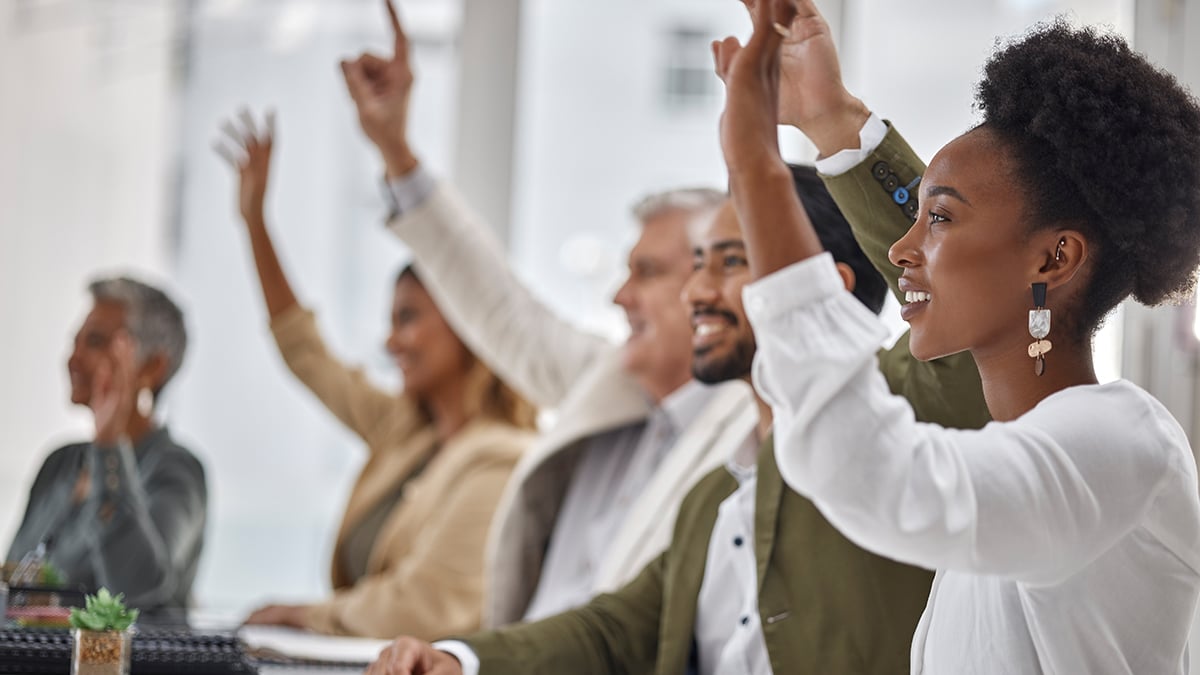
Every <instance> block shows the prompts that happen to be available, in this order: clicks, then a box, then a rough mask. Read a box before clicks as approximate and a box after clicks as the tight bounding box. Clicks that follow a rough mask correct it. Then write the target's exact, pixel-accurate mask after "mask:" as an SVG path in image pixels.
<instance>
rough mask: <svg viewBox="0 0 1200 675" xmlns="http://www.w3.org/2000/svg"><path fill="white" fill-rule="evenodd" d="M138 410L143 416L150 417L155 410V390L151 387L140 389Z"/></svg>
mask: <svg viewBox="0 0 1200 675" xmlns="http://www.w3.org/2000/svg"><path fill="white" fill-rule="evenodd" d="M137 411H138V414H139V415H141V416H142V417H150V415H151V413H153V412H154V392H152V391H150V387H142V388H141V389H138V393H137Z"/></svg>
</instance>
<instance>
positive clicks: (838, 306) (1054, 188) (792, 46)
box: [714, 0, 1200, 675]
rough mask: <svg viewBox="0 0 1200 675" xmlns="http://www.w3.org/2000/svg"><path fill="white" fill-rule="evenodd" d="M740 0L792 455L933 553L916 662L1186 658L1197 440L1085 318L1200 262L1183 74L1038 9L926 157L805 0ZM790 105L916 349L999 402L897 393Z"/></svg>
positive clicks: (870, 545)
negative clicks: (1109, 373) (863, 97)
mask: <svg viewBox="0 0 1200 675" xmlns="http://www.w3.org/2000/svg"><path fill="white" fill-rule="evenodd" d="M748 4H749V5H750V7H751V11H752V13H753V14H754V20H755V21H754V23H755V29H754V34H753V36H752V37H751V39H750V41H749V42H748V43H747V44H746V46H744V47H743V46H741V45H739V44H738V42H737V41H736V40H734V39H733V38H729V39H727V40H725V41H723V42H719V43H716V44H714V55H715V58H716V63H717V71H718V73H719V74H720V75H721V77H722V79H723V80H724V81H725V83H726V86H727V90H728V98H727V102H726V107H725V114H724V117H723V118H722V123H721V141H722V146H723V149H724V153H725V159H726V163H727V164H728V167H729V174H730V186H731V191H732V196H733V201H734V205H735V207H736V209H737V212H738V215H739V217H740V220H741V222H742V223H743V227H744V228H745V238H746V243H747V251H748V255H749V260H750V267H751V271H752V272H753V274H754V276H755V278H756V281H755V283H754V284H753V285H751V286H749V287H747V289H746V291H745V301H746V307H747V313H748V315H749V318H750V320H751V323H752V325H753V327H754V332H755V336H756V339H757V342H758V355H757V360H756V362H755V367H754V381H755V385H756V386H757V387H758V388H759V390H760V391H761V392H762V394H763V396H764V398H766V399H767V400H768V401H769V402H770V403H771V405H772V408H773V410H774V417H775V448H776V456H777V459H778V463H779V469H780V472H781V473H782V475H783V477H784V479H785V480H786V481H787V482H788V484H789V485H790V486H791V487H792V488H794V489H795V490H796V491H797V492H799V493H801V494H803V495H805V496H807V497H809V498H810V499H812V500H813V501H814V502H815V503H816V504H817V506H818V507H820V509H821V510H822V511H823V512H824V514H825V515H826V516H827V517H828V518H829V520H830V521H831V522H832V523H833V524H834V525H836V526H837V527H838V528H839V529H840V530H841V531H842V532H843V533H844V534H846V535H847V536H848V537H849V538H851V539H852V540H854V541H855V542H857V543H858V544H860V545H861V546H863V547H865V548H867V549H870V550H872V551H875V552H877V553H880V554H882V555H886V556H889V557H892V558H895V559H898V560H901V561H903V562H907V563H910V564H915V565H920V566H925V567H928V568H933V569H936V570H938V572H937V576H936V579H935V581H934V585H933V589H932V591H931V594H930V598H929V603H928V605H927V607H926V610H925V614H924V616H923V617H922V619H921V622H920V625H919V626H918V628H917V632H916V635H915V637H914V641H913V648H912V662H911V666H912V672H913V673H925V674H929V675H934V674H936V675H943V674H949V675H960V674H962V673H971V674H981V673H986V674H990V673H996V674H999V673H1020V674H1022V675H1026V674H1030V673H1057V674H1060V675H1081V674H1085V673H1088V674H1095V673H1130V674H1136V675H1155V674H1161V673H1172V674H1179V675H1184V674H1185V673H1186V672H1187V668H1188V655H1187V638H1188V633H1189V627H1190V625H1191V622H1192V617H1193V614H1194V612H1195V609H1196V604H1197V596H1198V592H1200V591H1198V589H1200V498H1198V495H1197V479H1196V466H1195V461H1194V459H1193V455H1192V451H1191V449H1190V447H1189V444H1188V439H1187V438H1186V437H1185V435H1184V432H1183V430H1182V429H1181V428H1180V426H1179V424H1178V423H1177V422H1176V421H1175V420H1174V419H1173V418H1172V417H1171V415H1170V414H1169V413H1168V412H1167V411H1166V409H1165V408H1164V407H1163V406H1162V405H1161V404H1160V403H1159V402H1158V401H1157V400H1155V399H1154V398H1153V397H1152V396H1150V395H1149V394H1148V393H1146V392H1145V391H1143V390H1142V389H1140V388H1138V387H1137V386H1135V385H1133V384H1132V383H1130V382H1126V381H1117V382H1112V383H1109V384H1104V385H1101V384H1098V383H1097V378H1096V374H1095V370H1094V368H1093V365H1092V335H1093V334H1094V332H1095V330H1096V328H1097V327H1098V326H1099V324H1100V323H1101V321H1102V320H1103V319H1104V317H1105V316H1106V315H1107V314H1109V312H1110V311H1112V310H1113V308H1114V307H1116V306H1117V304H1118V303H1120V302H1121V301H1122V300H1124V299H1125V298H1127V297H1129V296H1132V297H1134V298H1135V299H1137V300H1139V301H1141V302H1143V303H1146V304H1157V303H1160V302H1163V301H1165V300H1169V299H1172V298H1178V297H1183V296H1185V295H1186V294H1187V293H1189V292H1191V290H1192V289H1193V287H1194V281H1195V275H1196V269H1197V267H1198V266H1200V107H1198V106H1197V102H1196V100H1195V99H1194V98H1193V97H1192V96H1191V95H1190V94H1189V93H1188V92H1187V91H1186V90H1185V89H1184V88H1183V87H1181V86H1180V85H1179V84H1178V83H1177V82H1176V81H1175V80H1174V79H1173V78H1172V77H1171V76H1170V75H1168V74H1165V73H1163V72H1161V71H1159V70H1158V69H1156V68H1155V67H1153V66H1152V65H1150V64H1149V63H1148V62H1147V61H1146V60H1145V59H1144V58H1143V57H1142V56H1140V55H1138V54H1136V53H1134V52H1133V51H1132V50H1130V48H1129V47H1128V46H1127V45H1126V44H1125V42H1124V41H1123V40H1122V39H1120V38H1119V37H1116V36H1113V35H1109V34H1106V33H1103V32H1101V31H1097V30H1094V29H1090V28H1075V27H1073V26H1071V25H1070V24H1069V23H1067V22H1066V21H1064V20H1061V19H1060V20H1056V21H1052V22H1049V23H1046V24H1042V25H1039V26H1037V27H1035V28H1033V29H1032V30H1031V31H1030V32H1028V33H1027V34H1025V35H1024V36H1022V37H1021V38H1018V39H1016V40H1013V41H1010V42H1008V43H1006V44H1001V45H1000V46H999V47H998V49H997V51H996V52H995V54H994V55H993V56H992V58H991V59H990V60H989V61H988V63H987V65H986V67H985V69H984V77H983V81H982V82H981V83H980V85H979V88H978V94H977V108H978V110H979V111H980V112H981V113H982V121H981V122H980V123H979V124H978V126H976V127H974V128H973V129H971V130H970V131H968V132H966V133H965V134H963V135H961V136H959V137H958V138H956V139H954V140H953V141H951V142H950V143H949V144H947V145H946V146H945V147H944V148H942V149H941V150H940V151H939V152H938V153H937V155H936V156H935V157H934V158H933V160H932V161H931V163H930V165H929V167H928V169H927V170H925V169H924V167H923V166H922V165H921V164H920V161H919V160H917V159H916V158H915V156H914V155H913V153H912V151H911V149H909V148H908V146H907V144H905V143H904V141H903V139H901V138H900V137H899V136H898V135H897V134H896V132H895V131H894V130H893V129H891V128H890V127H888V126H887V125H886V124H885V123H884V122H882V121H881V120H879V119H878V118H877V117H876V116H874V115H873V114H872V113H871V112H870V111H869V110H868V109H867V108H866V106H865V105H864V104H863V103H862V102H861V101H859V100H858V99H856V98H854V97H853V96H851V95H850V94H849V93H848V92H847V91H846V90H845V88H844V86H843V85H842V81H841V75H840V72H839V68H838V63H837V56H836V53H835V52H834V48H833V43H832V40H831V39H830V34H829V29H828V27H827V25H826V24H825V22H824V21H823V19H822V18H821V17H820V15H819V14H818V13H817V12H816V9H815V7H814V6H813V4H812V2H811V1H807V0H757V2H753V1H752V2H749V3H748ZM780 122H782V123H787V124H792V125H795V126H797V127H799V128H800V129H801V130H802V131H804V132H805V133H806V134H807V135H808V136H809V137H810V138H811V139H812V140H813V142H814V143H815V144H816V146H817V148H818V150H819V151H820V152H821V155H822V157H823V159H822V160H821V162H819V166H818V168H819V169H820V170H821V171H822V172H823V173H824V174H826V175H827V176H829V177H827V181H828V183H829V185H830V189H831V192H832V193H833V194H834V195H835V197H837V198H838V199H839V204H840V205H841V207H842V208H843V210H844V211H845V212H846V214H847V216H848V217H849V219H850V221H851V222H852V223H853V224H854V226H855V228H856V234H857V236H858V237H859V238H860V240H861V241H862V242H863V244H864V248H867V247H870V246H876V247H878V246H883V247H887V246H889V245H890V259H891V261H892V262H893V263H894V264H895V265H897V266H898V267H899V268H900V269H901V270H902V275H901V277H900V281H899V290H900V292H901V295H902V297H903V298H904V300H905V302H904V305H903V316H904V318H905V319H906V320H907V321H908V322H909V324H910V330H911V335H910V348H911V349H912V352H913V354H914V355H915V356H917V357H918V358H921V359H924V360H928V359H936V358H939V357H942V356H945V355H949V354H953V353H956V352H961V351H964V350H966V351H969V352H970V353H971V354H972V355H973V357H974V358H975V361H976V364H977V365H978V367H979V371H980V375H981V379H982V382H983V388H984V394H985V397H986V400H987V403H988V408H989V411H990V412H991V415H992V417H993V418H994V420H995V421H994V422H992V423H991V424H989V425H987V426H986V427H985V428H983V429H981V430H977V431H968V430H950V429H945V428H942V427H938V426H936V425H931V424H922V423H918V422H916V421H914V419H913V412H912V410H911V408H910V407H909V406H908V404H907V403H906V402H905V400H904V399H903V398H901V397H899V396H894V395H892V392H889V390H888V387H887V384H886V383H885V381H884V380H883V378H882V377H881V376H880V375H879V374H878V371H877V370H876V368H875V364H874V363H873V360H874V358H875V353H876V350H877V348H878V347H879V344H880V342H881V341H882V340H883V339H884V338H885V336H886V335H887V332H886V331H885V330H884V329H883V328H882V327H881V326H880V324H879V322H878V321H877V319H876V318H875V317H874V316H872V315H870V314H869V313H868V312H864V311H863V309H862V307H861V305H858V304H857V303H855V302H854V300H853V298H852V297H851V296H850V294H848V293H846V292H845V291H844V289H843V286H842V283H841V280H840V279H839V277H838V275H837V271H836V269H835V268H834V266H833V263H832V262H831V260H830V259H829V257H828V255H826V254H824V253H823V251H822V250H821V246H820V243H819V241H818V240H817V238H816V236H815V235H814V233H813V230H812V226H811V225H810V224H809V222H808V221H807V218H806V217H805V212H804V210H803V208H801V206H800V204H799V203H798V201H797V199H796V196H795V192H794V191H793V190H792V189H791V183H790V182H789V181H790V178H789V175H788V172H787V166H786V165H785V164H784V162H783V160H782V159H780V156H779V149H778V143H777V136H776V125H777V123H780ZM922 172H923V175H922ZM830 174H837V175H835V176H830ZM918 177H919V180H918ZM902 189H903V192H901V190H902ZM910 193H911V194H910ZM917 197H919V201H917V202H913V203H911V204H910V201H911V200H912V199H914V198H917ZM910 218H911V219H915V222H912V221H910V220H909V219H910ZM897 221H900V222H899V226H896V223H897ZM909 222H911V227H910V228H909V227H908V225H909ZM889 223H890V224H892V227H891V228H890V229H889ZM906 229H907V233H905V232H906ZM1051 319H1052V320H1051ZM797 573H798V574H802V573H803V570H797ZM796 609H800V608H796ZM793 620H795V619H793Z"/></svg>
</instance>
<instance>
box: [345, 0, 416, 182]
mask: <svg viewBox="0 0 1200 675" xmlns="http://www.w3.org/2000/svg"><path fill="white" fill-rule="evenodd" d="M384 4H385V6H386V8H387V13H388V19H389V21H390V22H391V26H392V38H393V42H392V57H391V58H390V59H387V58H383V57H381V56H376V55H375V54H369V53H363V54H362V55H360V56H359V57H358V58H356V59H353V60H347V61H342V75H343V76H344V77H345V79H346V89H348V90H349V92H350V98H352V99H353V100H354V106H355V107H356V108H357V109H358V122H359V124H360V125H361V126H362V130H363V132H364V133H366V135H367V138H369V139H371V142H372V143H374V144H375V147H377V148H379V151H380V153H382V154H383V159H384V162H385V164H386V165H387V173H388V175H389V176H391V177H399V176H403V175H404V174H406V173H408V172H409V171H412V170H413V169H414V168H415V167H416V166H417V158H416V156H415V155H413V153H412V150H411V148H410V147H409V145H408V101H409V95H410V94H411V93H412V86H413V72H412V68H411V67H410V65H409V58H408V57H409V54H408V36H406V35H405V34H404V28H403V26H401V25H400V18H399V17H398V16H396V8H395V7H393V6H392V2H391V0H384Z"/></svg>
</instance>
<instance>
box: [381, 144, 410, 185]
mask: <svg viewBox="0 0 1200 675" xmlns="http://www.w3.org/2000/svg"><path fill="white" fill-rule="evenodd" d="M379 150H380V152H381V153H382V154H383V163H384V167H385V170H386V172H387V177H388V178H389V179H391V178H403V177H404V176H407V175H408V174H409V173H411V172H412V171H413V169H416V168H417V165H418V164H419V163H420V162H419V161H418V160H417V156H416V155H414V154H413V152H412V150H411V149H410V148H409V147H408V144H407V143H401V144H397V145H394V146H391V147H386V148H385V147H383V146H380V148H379Z"/></svg>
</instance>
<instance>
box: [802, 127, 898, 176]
mask: <svg viewBox="0 0 1200 675" xmlns="http://www.w3.org/2000/svg"><path fill="white" fill-rule="evenodd" d="M887 131H888V128H887V125H886V124H884V123H883V120H882V119H880V118H879V116H878V115H876V114H875V113H871V116H870V117H868V118H867V122H866V124H863V128H862V129H859V131H858V147H857V148H847V149H845V150H841V151H839V152H837V153H835V154H833V155H830V156H829V157H826V158H824V159H818V160H817V161H816V162H815V163H814V166H816V168H817V172H818V173H821V174H824V175H826V176H840V175H842V174H844V173H846V172H847V171H849V170H850V169H853V168H854V167H856V166H858V165H859V164H862V163H863V162H864V161H866V159H867V158H868V157H870V156H871V153H873V152H875V149H876V148H878V147H879V144H880V143H882V142H883V137H884V136H887Z"/></svg>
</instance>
